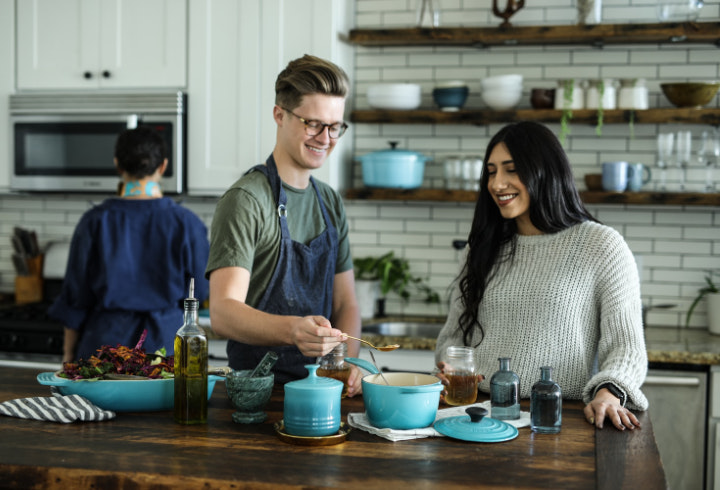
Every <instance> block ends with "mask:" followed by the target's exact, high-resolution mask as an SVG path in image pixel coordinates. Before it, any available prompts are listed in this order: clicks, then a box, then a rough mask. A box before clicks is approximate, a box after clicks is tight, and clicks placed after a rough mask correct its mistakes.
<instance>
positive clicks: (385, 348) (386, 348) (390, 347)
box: [343, 333, 400, 352]
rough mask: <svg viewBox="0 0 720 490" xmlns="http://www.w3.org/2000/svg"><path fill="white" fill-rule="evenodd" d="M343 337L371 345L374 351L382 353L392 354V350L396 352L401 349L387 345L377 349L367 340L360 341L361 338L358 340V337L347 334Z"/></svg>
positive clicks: (397, 346) (394, 345)
mask: <svg viewBox="0 0 720 490" xmlns="http://www.w3.org/2000/svg"><path fill="white" fill-rule="evenodd" d="M343 335H344V336H345V337H347V338H349V339H353V340H359V341H360V342H363V343H365V344H367V345H369V346H370V347H372V348H373V349H375V350H379V351H382V352H390V351H391V350H395V349H399V348H400V346H399V345H398V344H392V345H385V346H383V347H376V346H374V345H372V344H371V343H370V342H368V341H367V340H363V339H359V338H357V337H353V336H352V335H348V334H346V333H345V334H343Z"/></svg>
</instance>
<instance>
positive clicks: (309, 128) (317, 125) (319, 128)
mask: <svg viewBox="0 0 720 490" xmlns="http://www.w3.org/2000/svg"><path fill="white" fill-rule="evenodd" d="M281 109H282V110H284V111H285V112H289V113H290V114H292V115H293V116H295V117H297V118H298V119H300V121H301V122H302V123H303V124H304V125H305V134H306V135H308V136H317V135H319V134H321V133H322V132H323V131H325V128H328V136H330V137H331V138H332V139H334V140H335V139H338V138H339V137H340V136H342V135H343V134H345V130H346V129H347V128H348V125H347V124H345V123H344V122H342V123H333V124H325V123H324V122H320V121H316V120H314V119H312V120H310V121H308V120H307V119H305V118H304V117H300V116H298V115H297V114H295V113H294V112H293V111H291V110H290V109H285V108H284V107H281Z"/></svg>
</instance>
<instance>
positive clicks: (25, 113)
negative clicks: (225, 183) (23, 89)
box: [9, 92, 187, 194]
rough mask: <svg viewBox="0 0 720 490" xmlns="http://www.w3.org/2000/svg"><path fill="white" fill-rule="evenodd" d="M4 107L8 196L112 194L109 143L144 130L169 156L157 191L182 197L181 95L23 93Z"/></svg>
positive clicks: (183, 120) (114, 184)
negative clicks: (153, 132)
mask: <svg viewBox="0 0 720 490" xmlns="http://www.w3.org/2000/svg"><path fill="white" fill-rule="evenodd" d="M9 102H10V104H9V105H10V127H11V131H12V137H11V144H12V156H13V164H12V174H11V176H10V188H11V189H13V190H18V191H39V192H102V193H106V192H116V191H117V188H118V183H119V182H120V178H119V176H118V174H117V172H116V170H115V166H114V165H113V156H114V150H115V140H116V139H117V136H118V135H119V134H120V133H121V132H122V131H123V130H124V129H126V128H128V127H130V128H132V127H136V126H137V125H147V126H151V127H152V128H153V129H155V130H157V131H158V132H159V133H160V135H161V136H162V137H163V139H164V140H165V145H166V149H167V156H168V167H167V170H166V171H165V174H164V175H163V177H162V180H161V182H160V187H161V188H162V190H163V192H164V193H167V194H181V193H183V192H184V191H185V178H186V177H185V175H186V171H185V158H184V157H185V147H186V138H185V133H186V127H187V121H186V107H187V96H186V94H185V93H183V92H158V93H108V92H94V93H44V94H43V93H27V94H16V95H11V96H10V101H9Z"/></svg>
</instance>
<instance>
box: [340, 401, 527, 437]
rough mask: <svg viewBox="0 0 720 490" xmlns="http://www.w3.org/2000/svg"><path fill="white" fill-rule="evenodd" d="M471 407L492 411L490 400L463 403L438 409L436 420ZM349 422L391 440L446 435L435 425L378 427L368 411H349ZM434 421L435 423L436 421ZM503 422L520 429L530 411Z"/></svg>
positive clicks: (525, 423) (524, 425)
mask: <svg viewBox="0 0 720 490" xmlns="http://www.w3.org/2000/svg"><path fill="white" fill-rule="evenodd" d="M469 407H482V408H484V409H486V410H487V411H488V413H490V412H491V407H490V400H488V401H484V402H482V403H475V404H473V405H463V406H461V407H451V408H443V409H442V410H438V412H437V416H436V417H435V422H437V421H438V420H440V419H444V418H446V417H457V416H460V415H466V413H465V409H467V408H469ZM347 420H348V424H349V425H350V426H351V427H355V428H357V429H361V430H364V431H367V432H370V433H371V434H375V435H377V436H380V437H384V438H385V439H388V440H390V441H407V440H408V439H420V438H423V437H445V436H443V435H442V434H441V433H439V432H438V431H436V430H435V429H434V428H433V426H432V425H431V426H429V427H423V428H420V429H406V430H400V429H378V428H377V427H374V426H373V425H372V424H371V423H370V420H368V418H367V414H366V413H364V412H363V413H357V412H356V413H349V414H348V416H347ZM435 422H433V423H435ZM503 422H506V423H508V424H510V425H512V426H515V427H517V428H518V429H519V428H520V427H527V426H529V425H530V412H520V418H519V419H517V420H503Z"/></svg>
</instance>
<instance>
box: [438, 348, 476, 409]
mask: <svg viewBox="0 0 720 490" xmlns="http://www.w3.org/2000/svg"><path fill="white" fill-rule="evenodd" d="M444 361H445V363H446V364H447V366H446V369H445V376H447V379H448V386H447V395H446V396H445V402H446V403H447V404H448V405H469V404H470V403H475V400H477V392H478V378H477V367H476V366H475V357H474V350H473V349H472V347H460V346H450V347H448V348H447V349H446V350H445V359H444Z"/></svg>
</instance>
